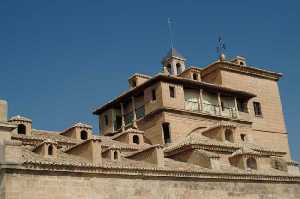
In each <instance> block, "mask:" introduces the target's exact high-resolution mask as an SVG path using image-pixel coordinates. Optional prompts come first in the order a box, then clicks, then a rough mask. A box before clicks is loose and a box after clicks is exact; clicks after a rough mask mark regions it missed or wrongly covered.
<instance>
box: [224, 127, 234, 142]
mask: <svg viewBox="0 0 300 199" xmlns="http://www.w3.org/2000/svg"><path fill="white" fill-rule="evenodd" d="M225 140H227V141H229V142H233V132H232V130H230V129H226V130H225Z"/></svg>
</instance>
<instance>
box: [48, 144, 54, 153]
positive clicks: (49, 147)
mask: <svg viewBox="0 0 300 199" xmlns="http://www.w3.org/2000/svg"><path fill="white" fill-rule="evenodd" d="M48 155H53V146H52V145H49V146H48Z"/></svg>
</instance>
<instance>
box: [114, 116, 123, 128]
mask: <svg viewBox="0 0 300 199" xmlns="http://www.w3.org/2000/svg"><path fill="white" fill-rule="evenodd" d="M115 122H116V123H115V128H116V129H115V130H119V129H120V128H121V127H122V116H119V115H117V116H116V121H115Z"/></svg>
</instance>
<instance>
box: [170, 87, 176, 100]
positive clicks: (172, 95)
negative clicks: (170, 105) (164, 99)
mask: <svg viewBox="0 0 300 199" xmlns="http://www.w3.org/2000/svg"><path fill="white" fill-rule="evenodd" d="M169 92H170V97H171V98H175V87H173V86H170V87H169Z"/></svg>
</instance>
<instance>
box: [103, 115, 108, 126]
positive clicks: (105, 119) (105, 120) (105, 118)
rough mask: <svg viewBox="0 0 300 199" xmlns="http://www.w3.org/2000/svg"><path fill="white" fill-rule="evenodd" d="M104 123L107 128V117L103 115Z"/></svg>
mask: <svg viewBox="0 0 300 199" xmlns="http://www.w3.org/2000/svg"><path fill="white" fill-rule="evenodd" d="M104 122H105V125H106V126H108V116H107V115H104Z"/></svg>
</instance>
